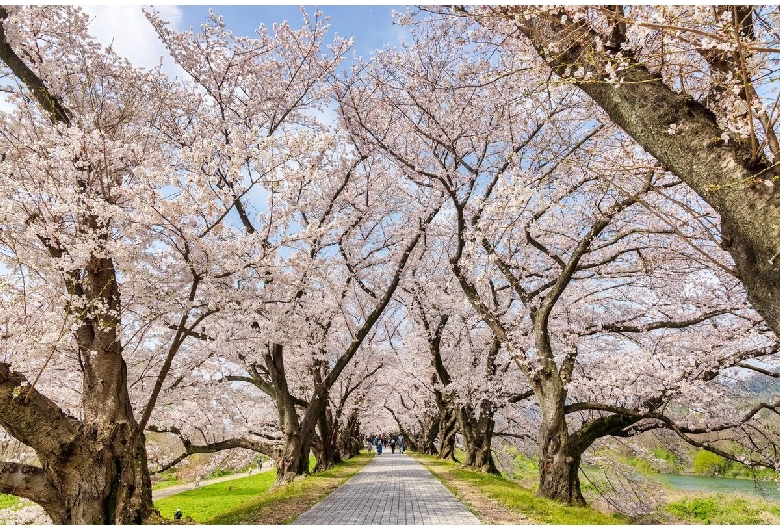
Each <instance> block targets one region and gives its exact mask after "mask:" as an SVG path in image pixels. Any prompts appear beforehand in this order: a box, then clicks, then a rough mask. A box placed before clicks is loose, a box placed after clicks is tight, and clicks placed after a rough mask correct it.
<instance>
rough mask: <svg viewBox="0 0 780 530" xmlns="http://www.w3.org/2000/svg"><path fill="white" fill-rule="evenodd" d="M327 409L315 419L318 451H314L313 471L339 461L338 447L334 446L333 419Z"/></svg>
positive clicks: (328, 467)
mask: <svg viewBox="0 0 780 530" xmlns="http://www.w3.org/2000/svg"><path fill="white" fill-rule="evenodd" d="M329 416H330V414H329V410H328V409H327V408H326V409H325V410H323V411H322V413H321V414H320V416H319V419H318V421H317V429H318V430H319V431H320V440H321V441H322V442H321V444H320V450H319V452H317V453H315V455H316V457H317V464H316V465H315V466H314V472H315V473H317V472H319V471H325V470H326V469H330V468H332V467H333V466H334V465H336V464H337V463H339V462H341V457H340V455H339V451H338V448H337V447H336V439H335V438H336V433H334V432H333V421H332V419H331V418H330V417H329Z"/></svg>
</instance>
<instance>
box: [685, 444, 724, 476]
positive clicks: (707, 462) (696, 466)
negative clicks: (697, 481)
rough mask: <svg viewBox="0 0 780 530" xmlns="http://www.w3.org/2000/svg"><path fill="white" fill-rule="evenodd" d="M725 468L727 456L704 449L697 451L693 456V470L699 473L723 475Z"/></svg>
mask: <svg viewBox="0 0 780 530" xmlns="http://www.w3.org/2000/svg"><path fill="white" fill-rule="evenodd" d="M725 469H726V459H725V458H723V457H722V456H719V455H716V454H715V453H710V452H709V451H705V450H704V449H700V450H699V451H697V452H696V456H695V457H694V458H693V472H694V473H696V474H698V475H709V476H714V475H721V474H723V471H724V470H725Z"/></svg>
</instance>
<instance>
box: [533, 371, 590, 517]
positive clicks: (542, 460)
mask: <svg viewBox="0 0 780 530" xmlns="http://www.w3.org/2000/svg"><path fill="white" fill-rule="evenodd" d="M536 383H537V384H535V385H534V390H535V392H536V398H537V401H538V403H539V407H540V408H541V412H542V424H541V426H540V427H539V438H538V440H539V490H538V494H539V495H540V496H542V497H545V498H547V499H553V500H556V501H559V502H563V503H566V504H568V505H573V506H585V504H586V503H585V499H584V498H583V496H582V492H581V491H580V479H579V474H578V473H579V466H580V454H579V453H576V454H575V452H574V451H573V450H572V449H573V448H572V446H571V444H570V442H569V431H568V425H567V423H566V412H565V408H564V407H565V405H566V390H565V388H563V384H562V382H561V380H560V379H559V378H558V377H557V375H555V374H553V375H552V376H551V377H547V378H545V379H542V380H537V381H536Z"/></svg>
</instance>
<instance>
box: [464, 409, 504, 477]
mask: <svg viewBox="0 0 780 530" xmlns="http://www.w3.org/2000/svg"><path fill="white" fill-rule="evenodd" d="M481 409H482V410H481V411H480V415H479V418H478V419H477V418H475V417H474V411H473V410H472V409H471V408H470V407H465V406H464V407H459V408H458V423H459V424H460V433H461V435H462V436H463V450H464V451H465V453H466V457H465V460H464V462H463V464H464V465H466V466H468V467H473V468H477V469H480V470H481V471H483V472H485V473H492V474H498V468H497V467H496V463H495V461H494V460H493V449H492V445H491V444H492V441H493V429H494V427H495V420H494V419H493V406H492V403H490V402H489V401H483V403H482V407H481Z"/></svg>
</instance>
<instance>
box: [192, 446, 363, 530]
mask: <svg viewBox="0 0 780 530" xmlns="http://www.w3.org/2000/svg"><path fill="white" fill-rule="evenodd" d="M372 457H373V455H372V454H369V453H367V452H361V453H360V454H359V455H358V456H355V457H353V458H350V459H349V460H347V461H346V462H342V463H340V464H337V465H336V466H334V467H333V468H331V469H328V470H327V471H322V472H320V473H317V474H314V475H309V476H307V477H305V478H302V479H299V480H295V481H293V482H291V483H289V484H286V485H284V486H279V487H276V488H274V489H272V490H270V491H267V492H265V493H263V494H262V495H259V496H257V497H255V498H254V499H251V500H249V501H248V502H246V503H244V504H243V505H240V506H236V507H235V508H232V509H230V510H228V511H225V512H224V513H222V514H220V515H219V516H216V517H214V518H212V519H210V520H208V521H204V522H207V523H209V524H233V525H234V524H247V523H249V524H289V523H291V522H293V521H294V520H295V518H296V517H298V515H300V514H302V513H303V512H304V511H306V510H307V509H308V508H309V507H311V506H313V505H314V504H316V503H317V502H318V501H319V500H320V499H322V498H323V497H325V496H326V495H327V494H329V493H330V492H332V491H333V490H334V489H336V488H337V487H338V486H339V485H341V484H343V483H344V482H346V481H347V480H348V479H349V478H350V477H352V476H353V475H354V474H355V473H357V472H358V471H360V470H361V469H363V467H364V466H365V465H366V464H368V463H369V462H370V461H371V458H372ZM314 463H315V461H314V459H313V457H312V458H311V459H310V460H309V464H310V468H309V469H312V468H313V466H314ZM272 514H273V515H272ZM269 517H273V518H272V519H269Z"/></svg>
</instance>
